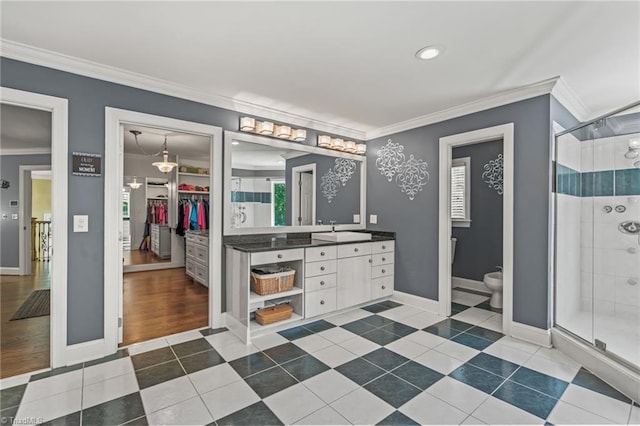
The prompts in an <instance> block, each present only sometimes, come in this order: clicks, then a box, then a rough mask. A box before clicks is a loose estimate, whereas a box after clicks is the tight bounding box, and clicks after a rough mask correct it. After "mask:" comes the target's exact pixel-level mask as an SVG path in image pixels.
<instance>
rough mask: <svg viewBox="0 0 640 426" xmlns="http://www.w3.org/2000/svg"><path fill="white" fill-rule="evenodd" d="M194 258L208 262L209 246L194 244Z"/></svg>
mask: <svg viewBox="0 0 640 426" xmlns="http://www.w3.org/2000/svg"><path fill="white" fill-rule="evenodd" d="M195 251H196V259H198V260H199V261H200V262H202V263H205V264H206V263H209V262H208V261H209V248H208V247H206V246H196V250H195Z"/></svg>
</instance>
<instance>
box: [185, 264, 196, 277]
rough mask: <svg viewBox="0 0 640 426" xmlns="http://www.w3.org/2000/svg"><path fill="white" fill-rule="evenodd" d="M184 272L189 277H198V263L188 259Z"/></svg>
mask: <svg viewBox="0 0 640 426" xmlns="http://www.w3.org/2000/svg"><path fill="white" fill-rule="evenodd" d="M184 272H185V273H186V274H187V275H189V276H190V277H191V278H195V276H196V263H195V261H194V260H193V259H187V262H186V263H185V266H184Z"/></svg>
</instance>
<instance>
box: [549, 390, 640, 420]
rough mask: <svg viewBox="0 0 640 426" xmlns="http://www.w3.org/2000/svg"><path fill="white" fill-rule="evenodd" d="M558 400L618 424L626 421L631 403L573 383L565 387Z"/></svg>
mask: <svg viewBox="0 0 640 426" xmlns="http://www.w3.org/2000/svg"><path fill="white" fill-rule="evenodd" d="M560 400H561V401H564V402H567V403H569V404H571V405H575V406H576V407H580V408H582V409H583V410H587V411H589V412H591V413H593V414H596V415H598V416H602V417H604V418H607V419H609V420H612V421H613V422H615V423H619V424H623V423H626V422H627V420H628V419H629V413H630V411H631V404H627V403H624V402H622V401H618V400H617V399H614V398H611V397H608V396H606V395H602V394H600V393H597V392H594V391H591V390H589V389H585V388H583V387H582V386H577V385H573V384H570V385H569V386H568V387H567V389H566V390H565V391H564V393H563V394H562V397H561V398H560Z"/></svg>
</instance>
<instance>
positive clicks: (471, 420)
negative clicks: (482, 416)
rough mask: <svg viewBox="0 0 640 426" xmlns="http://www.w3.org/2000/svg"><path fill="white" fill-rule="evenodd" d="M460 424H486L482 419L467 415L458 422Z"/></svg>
mask: <svg viewBox="0 0 640 426" xmlns="http://www.w3.org/2000/svg"><path fill="white" fill-rule="evenodd" d="M460 424H461V425H486V423H485V422H483V421H482V420H479V419H476V418H475V417H473V416H469V417H467V418H466V419H464V422H462V423H460Z"/></svg>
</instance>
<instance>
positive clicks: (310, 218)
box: [291, 163, 316, 226]
mask: <svg viewBox="0 0 640 426" xmlns="http://www.w3.org/2000/svg"><path fill="white" fill-rule="evenodd" d="M291 174H292V176H291V179H292V182H294V188H293V190H292V201H291V206H292V213H291V223H292V224H294V225H298V226H300V225H314V224H315V222H316V216H315V212H316V179H315V176H316V165H315V163H314V164H305V165H302V166H297V167H293V168H292V169H291Z"/></svg>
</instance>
